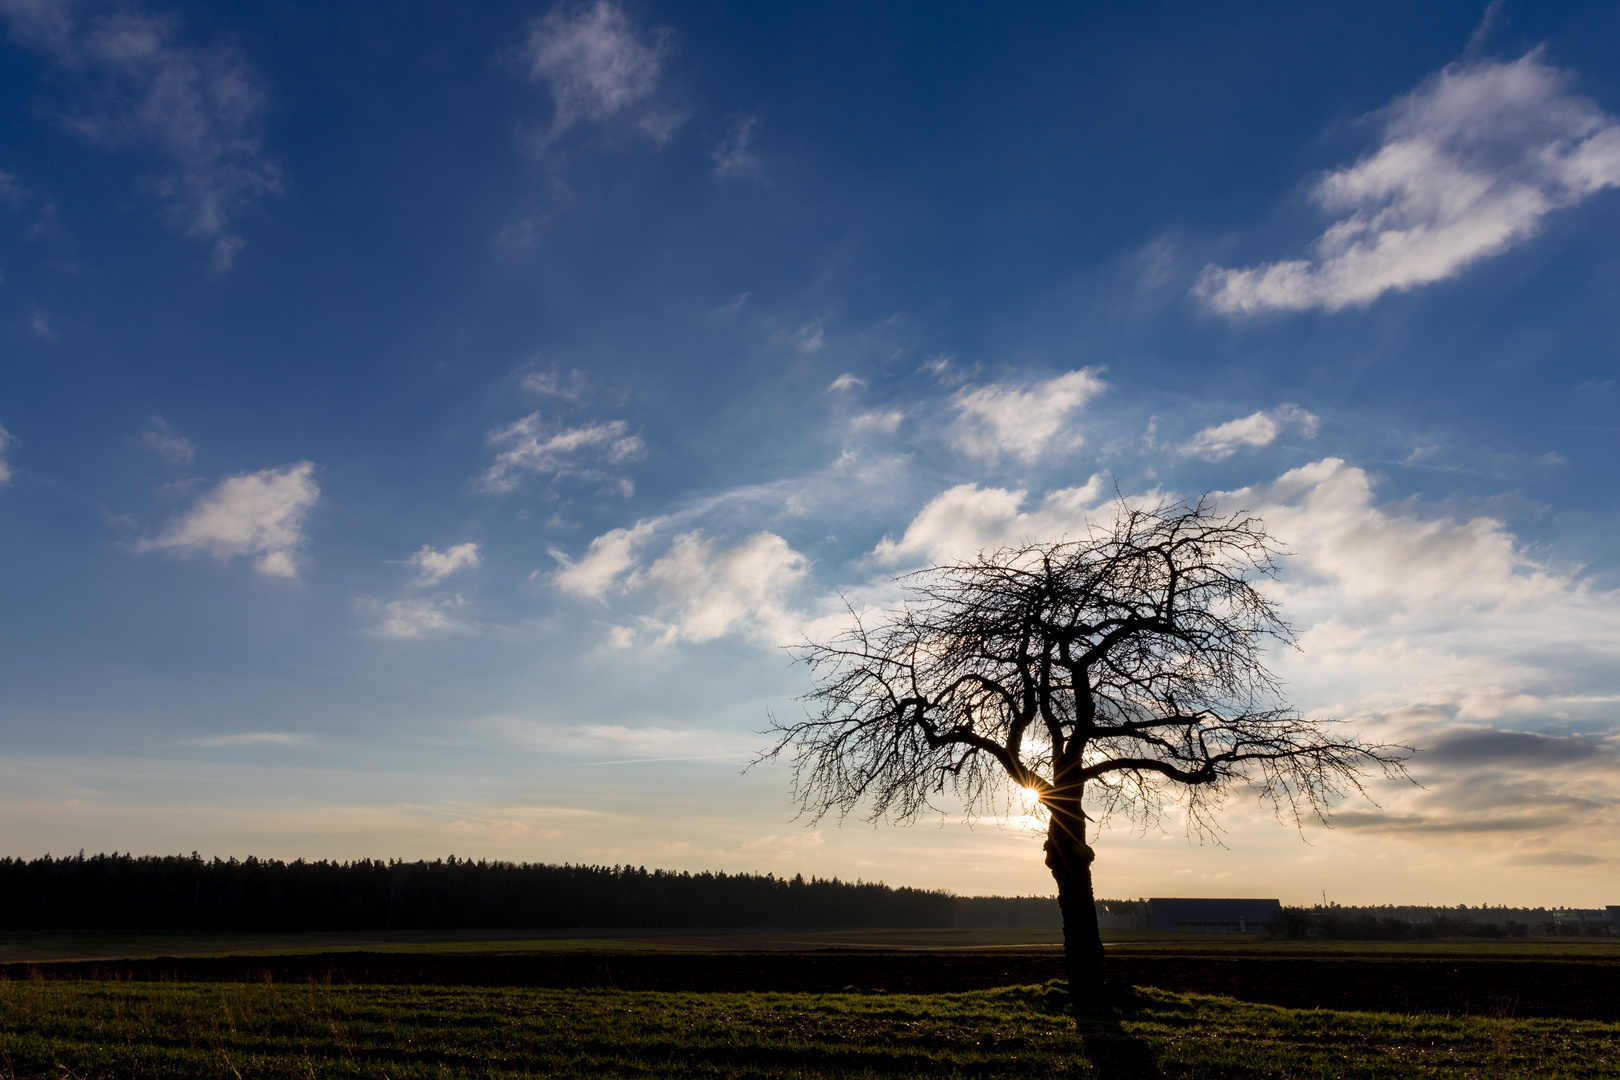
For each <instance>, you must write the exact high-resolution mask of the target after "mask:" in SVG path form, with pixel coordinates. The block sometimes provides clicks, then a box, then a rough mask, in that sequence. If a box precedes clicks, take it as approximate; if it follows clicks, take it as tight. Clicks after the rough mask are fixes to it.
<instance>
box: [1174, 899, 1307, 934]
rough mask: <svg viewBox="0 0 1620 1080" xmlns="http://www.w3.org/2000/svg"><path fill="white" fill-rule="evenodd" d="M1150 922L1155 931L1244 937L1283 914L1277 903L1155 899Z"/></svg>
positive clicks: (1275, 901)
mask: <svg viewBox="0 0 1620 1080" xmlns="http://www.w3.org/2000/svg"><path fill="white" fill-rule="evenodd" d="M1147 909H1148V910H1147V923H1148V926H1149V927H1151V928H1152V929H1154V930H1194V931H1202V932H1205V933H1217V934H1220V933H1226V934H1232V933H1236V934H1243V933H1248V932H1249V931H1251V930H1262V929H1264V928H1265V927H1266V925H1267V924H1268V923H1270V922H1272V921H1273V920H1275V919H1276V918H1277V917H1278V916H1279V915H1281V914H1282V904H1281V903H1280V902H1279V901H1277V900H1240V899H1232V898H1224V897H1223V898H1215V897H1210V898H1189V897H1178V896H1155V897H1153V898H1152V899H1151V900H1149V901H1148V902H1147Z"/></svg>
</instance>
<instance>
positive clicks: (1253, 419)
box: [1181, 403, 1319, 461]
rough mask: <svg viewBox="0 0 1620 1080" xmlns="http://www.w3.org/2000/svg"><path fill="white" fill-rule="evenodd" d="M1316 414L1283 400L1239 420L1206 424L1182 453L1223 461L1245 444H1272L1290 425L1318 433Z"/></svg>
mask: <svg viewBox="0 0 1620 1080" xmlns="http://www.w3.org/2000/svg"><path fill="white" fill-rule="evenodd" d="M1318 426H1319V422H1318V420H1317V417H1316V416H1315V415H1314V414H1313V413H1309V412H1306V411H1305V410H1304V409H1302V408H1300V407H1299V406H1298V405H1289V404H1286V403H1285V404H1282V405H1279V406H1277V407H1276V408H1275V409H1271V410H1262V411H1261V412H1257V413H1253V414H1251V415H1249V416H1245V417H1242V418H1241V419H1238V420H1228V421H1227V422H1226V423H1224V424H1216V425H1215V426H1214V427H1207V428H1205V429H1204V430H1202V431H1200V432H1199V433H1198V434H1196V435H1194V436H1193V437H1192V438H1191V439H1190V440H1189V441H1188V442H1187V443H1186V445H1184V446H1183V447H1182V448H1181V452H1182V453H1183V454H1196V455H1197V456H1199V457H1201V458H1203V459H1204V460H1206V461H1221V460H1224V459H1225V458H1229V457H1231V456H1232V455H1233V454H1235V453H1237V452H1238V451H1239V450H1242V449H1244V448H1246V447H1255V446H1269V445H1271V443H1272V442H1274V441H1275V440H1276V438H1277V436H1278V435H1281V434H1282V433H1283V430H1284V429H1285V428H1288V427H1293V428H1296V429H1298V431H1299V433H1300V434H1301V435H1303V436H1305V437H1306V438H1307V439H1311V438H1315V437H1316V430H1317V427H1318Z"/></svg>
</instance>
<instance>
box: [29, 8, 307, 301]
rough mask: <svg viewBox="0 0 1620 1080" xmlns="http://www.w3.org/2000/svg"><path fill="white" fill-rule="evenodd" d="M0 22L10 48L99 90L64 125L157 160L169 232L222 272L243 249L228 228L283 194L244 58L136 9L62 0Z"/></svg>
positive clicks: (157, 184) (259, 96)
mask: <svg viewBox="0 0 1620 1080" xmlns="http://www.w3.org/2000/svg"><path fill="white" fill-rule="evenodd" d="M0 17H4V18H5V20H6V22H7V23H8V25H9V26H10V29H11V35H12V37H13V38H15V39H16V40H17V41H19V42H21V43H23V44H26V45H29V46H31V47H33V48H36V49H39V50H41V51H43V52H45V53H47V54H49V55H50V56H51V57H52V58H54V59H55V60H56V61H57V63H59V64H60V65H61V66H62V67H63V68H65V69H66V70H68V71H69V72H71V73H72V74H74V75H76V76H81V77H82V79H83V83H84V84H85V85H86V86H95V87H96V88H97V89H96V90H95V91H92V92H91V93H92V97H90V98H89V99H87V100H88V101H89V105H88V107H87V108H85V109H83V110H82V111H79V112H77V113H76V114H75V115H72V116H70V117H68V119H67V122H68V126H69V127H71V128H72V129H73V130H74V131H76V132H78V133H79V134H80V135H82V136H83V137H85V138H87V139H89V140H91V141H92V142H96V143H100V144H103V145H108V146H139V147H145V148H148V149H151V150H154V151H155V152H157V153H158V154H160V155H161V156H162V157H163V158H164V160H165V162H166V165H165V166H164V168H163V169H161V170H160V171H159V172H158V173H157V175H156V176H154V177H153V178H152V187H153V189H154V190H155V192H156V193H157V194H158V195H159V196H160V197H161V198H163V199H164V200H165V201H166V202H167V203H168V205H169V210H170V215H171V217H172V218H173V220H174V222H175V224H176V225H178V226H179V228H181V229H182V230H183V231H184V232H185V234H186V235H187V236H190V237H191V238H193V239H195V240H198V241H200V242H202V243H205V244H208V245H209V246H210V247H211V248H212V250H213V259H214V265H215V266H216V267H217V268H218V269H221V270H226V269H229V268H230V266H231V263H232V261H233V260H234V259H235V257H236V254H237V252H238V251H240V250H241V248H242V245H243V240H242V238H241V236H239V235H238V234H237V233H236V232H235V231H234V229H233V228H232V220H233V219H234V218H235V217H236V216H238V215H239V214H240V213H241V212H242V211H244V210H245V209H247V208H248V207H250V206H252V205H253V204H254V203H255V202H257V201H258V200H259V199H260V198H262V197H264V196H266V195H275V194H279V193H280V191H281V177H280V172H279V170H278V169H277V168H276V166H275V164H274V163H273V162H271V161H269V160H268V159H267V158H266V157H265V156H264V153H263V150H262V147H261V145H260V139H259V133H258V132H259V125H260V118H261V117H262V115H263V113H264V94H263V92H262V91H261V90H260V89H259V85H258V80H257V78H256V77H255V76H254V74H253V72H252V71H251V70H250V69H249V68H248V66H247V63H246V62H245V61H244V60H243V59H242V58H241V56H239V55H238V54H237V53H236V52H235V51H234V50H232V49H228V48H223V47H218V46H209V47H198V46H188V45H182V44H179V43H177V42H176V40H175V38H176V37H177V33H176V26H175V23H174V21H173V20H171V19H169V18H165V17H162V16H157V15H150V14H147V13H145V12H142V11H140V10H138V9H136V8H133V7H122V8H113V9H110V10H105V9H104V10H103V11H101V12H97V13H92V14H81V11H80V10H76V8H75V5H74V4H72V3H71V2H69V0H0Z"/></svg>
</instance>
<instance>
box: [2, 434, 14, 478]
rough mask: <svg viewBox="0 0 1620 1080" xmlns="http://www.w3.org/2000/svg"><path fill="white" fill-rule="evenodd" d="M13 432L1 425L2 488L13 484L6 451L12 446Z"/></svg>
mask: <svg viewBox="0 0 1620 1080" xmlns="http://www.w3.org/2000/svg"><path fill="white" fill-rule="evenodd" d="M11 443H12V437H11V432H9V431H7V430H6V429H5V425H4V424H0V487H5V486H6V485H7V484H9V483H11V465H10V464H9V463H8V462H7V461H6V450H7V449H8V448H9V447H10V446H11Z"/></svg>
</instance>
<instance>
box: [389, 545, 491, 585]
mask: <svg viewBox="0 0 1620 1080" xmlns="http://www.w3.org/2000/svg"><path fill="white" fill-rule="evenodd" d="M405 565H407V566H414V567H416V568H417V569H418V570H420V571H421V573H420V574H417V575H416V580H414V581H413V582H411V584H413V585H421V586H424V587H425V586H428V585H437V584H438V583H439V582H441V581H443V580H444V579H445V578H447V577H449V576H450V575H451V574H453V573H455V572H456V571H457V570H460V569H461V568H462V567H466V568H467V569H469V570H471V569H475V568H476V567H477V566H478V545H477V544H475V543H466V544H456V545H455V546H454V547H451V548H448V549H447V550H445V551H435V550H434V549H433V548H432V547H430V546H429V545H427V544H423V545H422V550H421V551H418V552H417V553H416V554H415V555H412V556H411V557H410V558H408V559H406V560H405Z"/></svg>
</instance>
